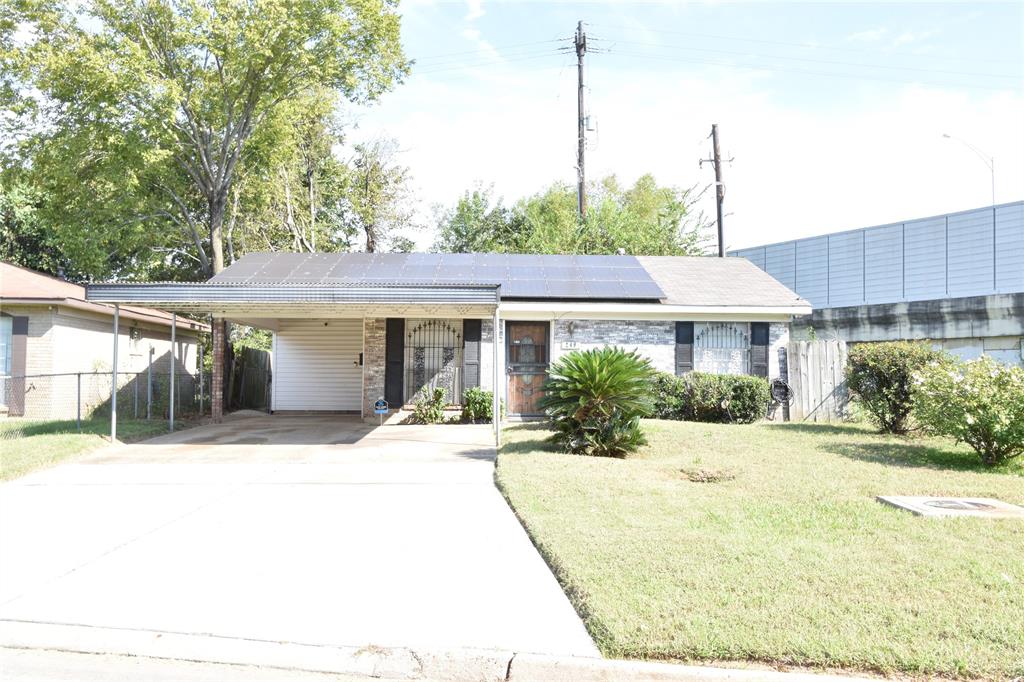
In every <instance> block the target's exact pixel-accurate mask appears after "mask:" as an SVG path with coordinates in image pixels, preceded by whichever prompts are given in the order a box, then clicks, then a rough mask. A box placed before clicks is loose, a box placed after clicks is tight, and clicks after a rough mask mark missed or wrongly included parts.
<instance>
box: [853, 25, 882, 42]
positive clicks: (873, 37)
mask: <svg viewBox="0 0 1024 682" xmlns="http://www.w3.org/2000/svg"><path fill="white" fill-rule="evenodd" d="M887 32H888V29H886V28H882V27H879V28H872V29H868V30H866V31H858V32H857V33H851V34H850V35H848V36H846V40H847V41H848V42H851V43H877V42H878V41H879V40H881V39H882V38H884V37H885V34H886V33H887Z"/></svg>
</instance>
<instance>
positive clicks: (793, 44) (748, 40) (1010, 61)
mask: <svg viewBox="0 0 1024 682" xmlns="http://www.w3.org/2000/svg"><path fill="white" fill-rule="evenodd" d="M591 26H597V27H603V28H611V29H616V30H622V29H623V27H622V26H612V25H610V24H591ZM643 31H644V32H645V33H663V34H668V35H678V36H688V37H691V38H709V39H712V40H735V41H739V42H745V43H761V44H764V45H780V46H784V47H797V48H801V49H807V50H833V51H836V52H855V53H858V54H878V52H879V51H878V50H865V49H861V48H856V47H840V46H838V45H823V44H820V43H796V42H788V41H784V40H767V39H764V38H745V37H741V36H723V35H715V34H712V33H695V32H688V31H668V30H665V29H656V28H644V29H643ZM885 54H886V55H893V56H898V57H911V58H914V59H929V60H934V59H942V60H945V61H959V62H989V63H994V64H1019V63H1020V62H1019V61H1018V60H1015V59H991V58H988V59H986V58H981V57H951V56H948V55H941V54H918V53H914V52H900V51H892V50H889V51H886V52H885Z"/></svg>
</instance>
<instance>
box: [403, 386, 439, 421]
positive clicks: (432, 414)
mask: <svg viewBox="0 0 1024 682" xmlns="http://www.w3.org/2000/svg"><path fill="white" fill-rule="evenodd" d="M447 393H448V391H446V390H445V389H444V388H441V387H440V386H438V387H437V388H433V389H426V390H424V391H422V392H421V393H420V396H419V397H418V398H417V399H416V402H415V403H414V404H413V409H412V420H413V421H414V422H416V423H417V424H440V423H441V422H443V421H444V406H445V405H446V404H447V400H446V399H445V395H446V394H447Z"/></svg>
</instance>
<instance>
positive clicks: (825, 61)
mask: <svg viewBox="0 0 1024 682" xmlns="http://www.w3.org/2000/svg"><path fill="white" fill-rule="evenodd" d="M596 40H600V39H599V38H597V39H596ZM618 44H623V45H640V46H644V47H654V48H658V49H665V50H685V51H687V52H712V53H716V54H726V55H733V56H740V57H755V58H758V59H786V60H789V61H799V62H809V63H813V64H831V65H836V66H854V67H862V68H867V69H889V70H897V71H914V72H918V73H935V74H943V75H953V76H982V77H985V78H1009V79H1013V80H1020V78H1021V76H1020V75H1012V74H1003V73H980V72H976V71H950V70H947V69H924V68H920V67H916V66H895V65H891V64H864V63H862V62H841V61H835V60H831V59H815V58H812V57H790V56H787V55H776V54H757V53H754V52H737V51H735V50H719V49H715V48H709V47H687V46H683V45H661V44H658V43H645V42H638V41H630V40H616V41H614V42H613V43H612V47H610V48H608V49H609V50H612V49H614V46H615V45H618Z"/></svg>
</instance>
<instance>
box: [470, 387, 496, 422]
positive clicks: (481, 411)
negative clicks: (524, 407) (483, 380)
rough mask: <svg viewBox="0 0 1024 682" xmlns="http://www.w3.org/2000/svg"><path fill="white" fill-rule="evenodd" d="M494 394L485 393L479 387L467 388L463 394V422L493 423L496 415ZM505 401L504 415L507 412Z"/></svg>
mask: <svg viewBox="0 0 1024 682" xmlns="http://www.w3.org/2000/svg"><path fill="white" fill-rule="evenodd" d="M493 401H494V393H493V392H491V391H485V390H484V389H482V388H480V387H479V386H473V387H472V388H467V389H466V390H465V391H464V392H463V394H462V421H466V422H473V423H474V424H475V423H476V422H479V421H484V422H487V421H491V417H492V415H493V414H494V409H493ZM504 402H505V401H502V410H501V411H502V414H504V412H505V405H504Z"/></svg>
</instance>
